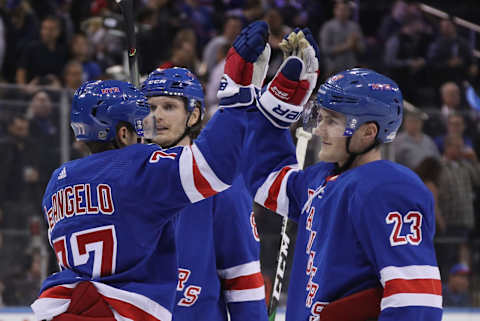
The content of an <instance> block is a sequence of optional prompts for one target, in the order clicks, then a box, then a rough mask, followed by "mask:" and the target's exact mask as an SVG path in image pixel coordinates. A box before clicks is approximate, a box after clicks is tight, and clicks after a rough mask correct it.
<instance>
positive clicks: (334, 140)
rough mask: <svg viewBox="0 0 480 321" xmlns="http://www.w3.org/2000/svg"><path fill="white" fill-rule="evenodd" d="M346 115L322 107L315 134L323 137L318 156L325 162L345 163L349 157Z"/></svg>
mask: <svg viewBox="0 0 480 321" xmlns="http://www.w3.org/2000/svg"><path fill="white" fill-rule="evenodd" d="M345 125H346V117H345V116H344V115H343V114H340V113H337V112H335V111H332V110H328V109H325V108H320V111H319V118H318V126H317V128H316V129H315V132H314V133H315V135H318V136H320V138H321V142H322V143H321V144H322V145H321V149H320V152H319V153H318V158H319V160H320V161H323V162H330V163H339V164H343V163H344V162H345V161H346V160H347V159H348V153H347V148H346V146H347V137H346V136H344V135H343V133H344V132H345Z"/></svg>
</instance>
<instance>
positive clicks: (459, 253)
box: [438, 136, 480, 270]
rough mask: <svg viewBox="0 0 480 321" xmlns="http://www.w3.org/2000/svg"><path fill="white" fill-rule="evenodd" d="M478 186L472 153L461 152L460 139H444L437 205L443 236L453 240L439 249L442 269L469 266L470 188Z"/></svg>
mask: <svg viewBox="0 0 480 321" xmlns="http://www.w3.org/2000/svg"><path fill="white" fill-rule="evenodd" d="M479 185H480V164H479V162H478V160H477V157H476V155H475V153H473V151H471V149H470V150H465V148H464V142H463V138H462V137H461V136H447V137H445V150H444V153H443V168H442V174H441V175H440V184H439V193H438V205H439V208H440V210H441V212H442V215H443V217H444V218H445V225H446V228H445V233H444V235H445V236H448V237H452V238H454V239H456V243H455V244H446V245H444V246H443V249H442V250H441V251H440V250H439V255H438V261H439V265H440V266H441V268H442V270H445V267H446V266H447V265H448V264H451V262H455V261H462V262H466V263H470V249H469V240H470V236H471V234H472V231H473V230H474V227H475V213H474V207H473V201H474V198H475V195H474V187H478V186H479Z"/></svg>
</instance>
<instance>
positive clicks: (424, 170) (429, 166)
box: [415, 157, 446, 233]
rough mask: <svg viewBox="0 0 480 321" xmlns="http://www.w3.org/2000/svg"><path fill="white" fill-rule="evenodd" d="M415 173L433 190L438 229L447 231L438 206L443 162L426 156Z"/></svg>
mask: <svg viewBox="0 0 480 321" xmlns="http://www.w3.org/2000/svg"><path fill="white" fill-rule="evenodd" d="M415 173H417V175H418V176H420V178H421V179H422V181H423V183H424V184H425V186H427V188H428V189H429V190H430V192H432V195H433V201H434V203H435V222H436V225H437V231H440V232H442V233H443V232H445V229H446V225H445V219H444V218H443V215H442V212H441V211H440V207H439V206H438V185H439V183H440V174H441V173H442V163H441V162H440V160H439V159H438V158H435V157H425V158H424V159H423V160H422V161H421V162H420V164H419V165H418V166H417V167H416V168H415Z"/></svg>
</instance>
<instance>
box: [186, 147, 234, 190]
mask: <svg viewBox="0 0 480 321" xmlns="http://www.w3.org/2000/svg"><path fill="white" fill-rule="evenodd" d="M192 152H193V157H195V161H196V162H197V165H198V169H199V170H200V172H201V173H202V176H203V177H205V179H206V180H207V181H208V182H209V183H210V186H211V187H212V188H213V189H214V190H215V191H217V192H221V191H224V190H226V189H227V188H229V187H230V185H228V184H225V183H224V182H223V181H222V180H221V179H219V178H218V177H217V175H216V174H215V172H214V171H213V170H212V168H211V167H210V165H208V163H207V161H206V160H205V157H203V154H202V152H201V151H200V149H198V147H197V145H195V144H193V145H192Z"/></svg>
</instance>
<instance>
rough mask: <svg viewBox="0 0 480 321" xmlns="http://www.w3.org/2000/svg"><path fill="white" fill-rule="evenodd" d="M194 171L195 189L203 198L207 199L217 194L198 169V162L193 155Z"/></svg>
mask: <svg viewBox="0 0 480 321" xmlns="http://www.w3.org/2000/svg"><path fill="white" fill-rule="evenodd" d="M192 160H193V162H192V170H193V183H194V184H195V188H196V189H197V190H198V192H199V193H200V194H202V196H203V197H205V198H207V197H210V196H213V195H215V194H217V192H216V191H215V190H214V189H213V188H212V186H210V183H209V182H208V181H207V179H206V178H205V177H203V175H202V173H201V172H200V169H199V168H198V165H197V161H196V160H195V156H194V155H193V154H192Z"/></svg>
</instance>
